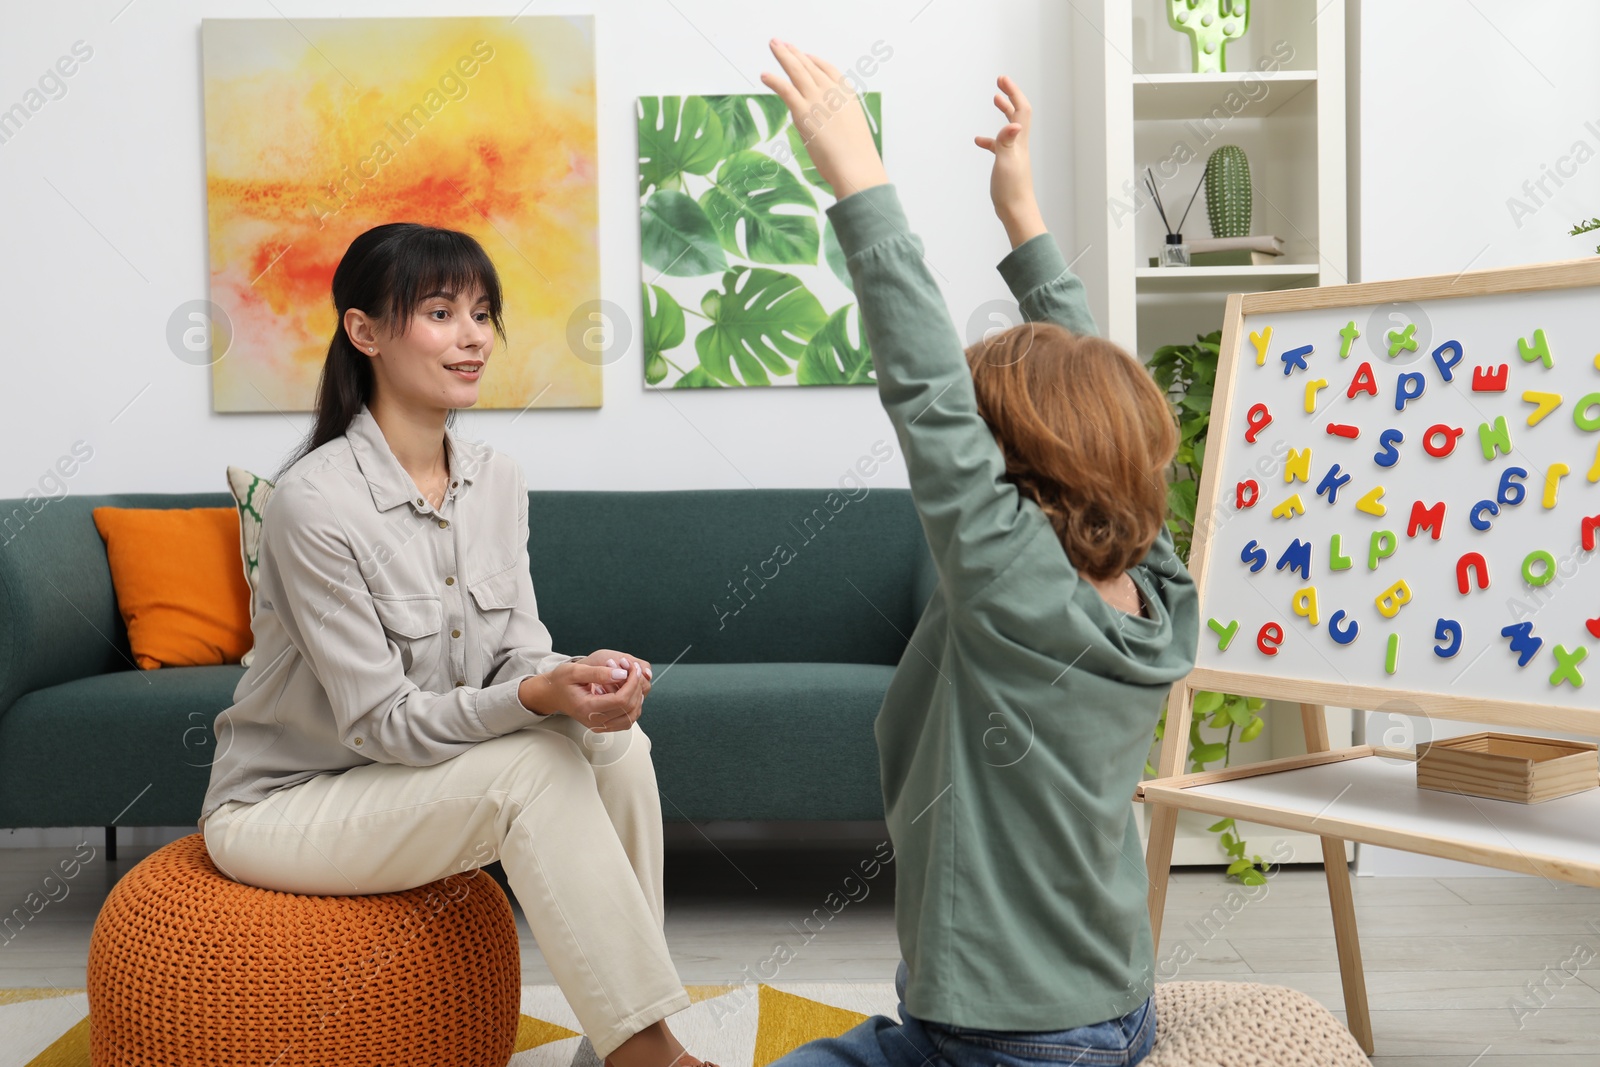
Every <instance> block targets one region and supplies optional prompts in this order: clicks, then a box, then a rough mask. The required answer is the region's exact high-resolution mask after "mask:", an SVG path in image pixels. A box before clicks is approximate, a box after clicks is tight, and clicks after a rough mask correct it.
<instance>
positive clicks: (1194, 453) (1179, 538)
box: [1145, 330, 1268, 885]
mask: <svg viewBox="0 0 1600 1067" xmlns="http://www.w3.org/2000/svg"><path fill="white" fill-rule="evenodd" d="M1221 346H1222V332H1221V331H1220V330H1213V331H1212V332H1211V333H1208V334H1206V335H1205V336H1203V337H1200V336H1197V337H1196V338H1195V343H1194V344H1185V345H1163V346H1161V347H1160V348H1158V349H1156V350H1155V354H1154V355H1152V356H1151V357H1150V360H1149V367H1150V373H1151V375H1152V376H1153V377H1154V378H1155V380H1156V384H1157V385H1159V386H1160V387H1161V388H1162V389H1163V390H1164V391H1165V392H1166V394H1167V398H1168V400H1169V401H1170V402H1171V404H1172V407H1173V411H1174V414H1175V415H1176V417H1177V420H1178V451H1177V453H1176V454H1175V455H1174V456H1173V460H1172V463H1173V467H1174V471H1173V478H1172V480H1171V482H1170V483H1169V485H1168V488H1167V511H1168V518H1167V528H1168V529H1169V530H1171V531H1172V541H1173V546H1174V548H1176V549H1177V552H1178V556H1179V558H1181V559H1182V560H1183V561H1184V563H1185V564H1187V563H1188V562H1189V551H1190V548H1191V547H1192V545H1193V543H1194V521H1195V508H1196V503H1197V496H1198V491H1199V487H1200V473H1201V467H1202V464H1203V463H1204V461H1205V453H1206V433H1207V431H1208V430H1209V428H1210V425H1211V395H1212V390H1213V389H1214V387H1215V385H1216V379H1217V354H1218V352H1219V351H1220V350H1221ZM1265 704H1266V701H1264V700H1262V699H1260V698H1259V697H1245V696H1240V695H1238V694H1236V693H1213V692H1210V691H1206V690H1201V691H1198V692H1196V693H1195V695H1194V715H1193V717H1192V718H1191V719H1190V721H1189V765H1190V766H1189V769H1190V770H1191V771H1199V770H1204V769H1205V766H1206V764H1208V763H1215V762H1216V761H1217V760H1221V761H1222V765H1223V766H1224V767H1226V766H1227V765H1228V763H1229V761H1230V760H1231V759H1232V756H1233V742H1234V740H1235V739H1237V740H1239V741H1240V742H1249V741H1254V740H1255V739H1256V738H1257V737H1258V736H1260V734H1261V731H1262V730H1263V729H1264V728H1265V726H1266V722H1265V720H1263V719H1262V718H1261V715H1260V711H1261V709H1262V707H1263V706H1265ZM1202 727H1208V728H1210V729H1212V730H1226V733H1225V735H1224V736H1223V738H1222V739H1221V740H1217V741H1211V740H1207V739H1206V737H1205V736H1204V734H1203V733H1202ZM1166 728H1167V712H1166V709H1162V712H1161V721H1160V722H1158V723H1157V724H1156V733H1155V739H1156V740H1157V741H1160V740H1161V739H1162V738H1163V737H1165V736H1166ZM1145 770H1146V771H1147V772H1148V773H1149V774H1152V775H1154V774H1156V773H1157V772H1156V769H1155V767H1153V766H1151V765H1150V764H1149V763H1148V762H1147V763H1146V764H1145ZM1208 829H1209V830H1210V831H1211V832H1212V833H1216V834H1221V835H1222V836H1221V838H1220V839H1219V843H1220V844H1221V847H1222V850H1223V851H1224V852H1225V853H1226V854H1227V855H1228V857H1229V860H1230V862H1229V864H1228V874H1229V876H1230V877H1234V878H1237V879H1238V880H1239V881H1240V882H1241V883H1243V884H1245V885H1265V884H1266V880H1267V879H1266V872H1267V870H1268V865H1267V864H1265V863H1263V862H1262V860H1261V857H1260V856H1253V855H1248V854H1247V853H1246V849H1245V842H1244V841H1243V840H1242V839H1241V838H1240V837H1239V834H1238V827H1237V826H1236V825H1235V823H1234V821H1233V820H1232V819H1223V820H1221V821H1219V822H1216V823H1213V824H1212V825H1211V826H1210V827H1208Z"/></svg>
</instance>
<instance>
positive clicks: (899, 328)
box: [762, 42, 1054, 602]
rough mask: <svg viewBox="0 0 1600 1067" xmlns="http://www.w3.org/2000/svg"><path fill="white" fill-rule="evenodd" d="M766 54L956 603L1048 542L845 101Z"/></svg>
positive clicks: (834, 85)
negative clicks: (780, 70)
mask: <svg viewBox="0 0 1600 1067" xmlns="http://www.w3.org/2000/svg"><path fill="white" fill-rule="evenodd" d="M773 52H774V54H776V55H777V57H778V61H779V62H780V63H782V64H783V67H784V70H785V72H786V73H787V74H788V75H789V76H790V78H791V79H793V81H792V83H791V82H790V81H785V80H784V79H782V78H777V77H774V76H771V75H766V74H763V75H762V79H763V81H765V82H766V83H767V84H768V85H769V86H771V87H772V88H773V89H774V91H776V92H777V93H778V95H779V96H780V97H781V98H782V99H783V101H784V103H786V104H787V105H789V109H790V113H791V114H792V115H793V117H794V121H795V126H796V128H797V129H799V131H800V133H801V134H802V136H804V137H805V138H806V144H807V147H808V149H809V151H810V154H811V158H812V162H813V163H815V165H816V167H817V170H818V171H819V172H820V173H821V175H822V177H823V178H824V179H825V180H826V181H828V182H829V184H831V185H832V186H833V188H834V189H835V190H836V191H837V194H838V196H839V197H840V199H839V201H838V202H837V203H835V204H833V205H831V206H830V207H829V208H828V209H827V211H828V217H829V219H831V220H832V222H833V226H834V231H835V232H836V233H837V235H838V237H839V245H840V247H841V249H842V250H843V251H844V252H845V255H846V263H847V264H848V266H849V269H850V275H851V278H852V279H853V281H854V282H855V290H856V298H857V303H858V309H859V311H860V315H861V324H862V333H863V336H864V337H865V339H866V341H867V344H868V347H869V348H870V349H871V351H872V362H873V366H874V368H875V370H876V372H877V379H878V394H879V397H880V398H881V400H882V402H883V406H884V410H885V411H886V412H887V413H888V415H889V419H890V421H891V422H892V423H893V424H894V428H895V433H896V436H897V437H898V438H899V440H900V444H901V448H902V451H903V453H904V455H905V457H906V468H907V471H908V474H909V478H910V482H911V494H912V498H913V500H914V501H915V502H916V506H917V513H918V515H919V516H920V518H921V520H922V527H923V532H924V534H925V535H926V537H927V540H928V547H929V549H930V551H931V553H932V555H933V560H934V563H935V565H936V566H937V568H938V570H939V574H940V577H941V579H942V580H943V582H944V583H945V585H946V587H947V591H948V593H949V594H950V596H951V598H952V599H953V600H956V601H958V602H960V601H965V600H966V599H968V598H969V597H970V596H972V595H973V594H975V593H977V592H979V591H981V590H982V589H983V588H984V587H986V586H987V585H988V584H989V583H990V582H991V581H992V580H993V579H994V578H995V577H996V576H998V575H999V574H1000V573H1001V572H1002V571H1004V570H1005V569H1006V567H1008V566H1009V565H1010V564H1012V563H1013V562H1015V561H1016V559H1017V558H1018V555H1019V549H1020V548H1021V547H1022V546H1023V544H1024V543H1025V542H1026V541H1027V540H1028V539H1030V538H1032V537H1036V536H1041V535H1043V536H1051V537H1053V536H1054V532H1053V530H1052V529H1051V527H1050V524H1049V521H1048V520H1046V519H1045V518H1044V516H1043V514H1042V513H1040V512H1039V511H1038V510H1037V509H1028V508H1024V507H1023V506H1022V505H1021V500H1020V495H1019V493H1018V491H1017V489H1016V486H1015V485H1013V484H1012V483H1011V481H1010V480H1009V479H1008V478H1007V477H1006V470H1005V459H1004V457H1003V456H1002V454H1001V452H1000V448H999V446H998V445H997V444H996V443H995V440H994V435H993V432H992V431H991V430H990V429H989V426H988V424H987V423H986V422H985V421H984V419H983V417H982V415H980V414H979V412H978V404H977V396H976V393H975V391H974V388H973V384H972V373H971V371H970V369H969V368H968V366H967V361H966V356H965V351H964V346H963V344H962V342H961V339H960V337H959V336H958V334H957V332H956V329H955V325H954V324H953V323H952V322H951V320H950V312H949V309H948V308H947V307H946V306H945V303H944V298H943V296H942V295H941V294H940V292H939V287H938V286H937V285H936V284H935V282H934V280H933V277H932V274H931V273H930V271H929V269H928V265H927V263H926V262H925V261H924V260H923V256H922V242H921V240H920V239H919V238H918V237H916V236H915V235H914V234H912V233H911V232H910V229H909V227H908V225H907V223H906V218H905V214H904V212H903V210H902V208H901V205H900V200H899V196H898V194H897V191H896V190H895V187H894V186H893V185H891V184H889V183H888V175H887V174H886V173H885V171H884V169H883V162H882V160H881V159H880V158H879V156H878V152H877V148H876V147H875V146H874V144H873V141H872V136H871V132H870V131H869V130H868V128H867V125H866V119H865V116H864V115H863V114H862V111H861V105H860V103H859V102H858V101H857V99H856V97H855V94H854V93H853V92H852V91H851V90H850V89H849V88H848V87H847V86H844V85H843V83H842V81H841V79H840V77H839V74H838V72H837V71H836V70H835V69H834V68H832V67H831V66H829V65H827V64H825V63H823V62H822V61H821V60H818V59H817V58H816V57H814V56H809V55H806V54H804V53H801V52H798V51H796V50H794V49H793V48H792V47H790V46H787V45H783V44H780V43H778V42H774V44H773Z"/></svg>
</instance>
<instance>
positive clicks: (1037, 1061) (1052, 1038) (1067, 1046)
mask: <svg viewBox="0 0 1600 1067" xmlns="http://www.w3.org/2000/svg"><path fill="white" fill-rule="evenodd" d="M894 988H895V993H896V994H897V995H898V996H899V998H900V1007H899V1014H900V1018H901V1019H902V1020H903V1021H902V1022H898V1023H897V1022H895V1021H894V1020H893V1019H890V1018H889V1017H888V1016H886V1015H874V1016H873V1017H872V1018H870V1019H868V1020H866V1021H865V1022H863V1023H860V1024H858V1025H857V1026H855V1027H853V1028H852V1029H850V1030H847V1031H846V1032H845V1033H843V1034H840V1035H839V1036H838V1037H826V1038H821V1039H819V1040H816V1041H810V1042H807V1043H806V1044H804V1045H801V1046H800V1047H799V1048H797V1049H795V1050H794V1051H793V1052H791V1053H789V1054H788V1055H787V1056H784V1057H782V1058H781V1059H779V1060H778V1061H777V1062H776V1063H774V1064H772V1065H771V1067H1074V1065H1076V1067H1133V1065H1134V1064H1136V1063H1138V1062H1139V1061H1140V1060H1143V1059H1144V1058H1145V1057H1146V1056H1147V1055H1149V1054H1150V1049H1151V1047H1152V1046H1154V1045H1155V1041H1156V1005H1155V998H1154V997H1151V998H1150V999H1149V1000H1146V1001H1145V1002H1144V1003H1143V1004H1141V1005H1140V1006H1139V1007H1137V1008H1135V1009H1134V1010H1133V1011H1131V1012H1129V1013H1128V1014H1126V1015H1124V1016H1122V1018H1120V1019H1109V1020H1107V1021H1105V1022H1100V1023H1091V1024H1090V1025H1088V1026H1079V1027H1075V1028H1073V1029H1071V1030H1055V1031H1050V1032H1046V1033H1022V1032H1018V1031H1012V1030H974V1029H971V1028H968V1027H962V1026H945V1025H943V1024H941V1023H932V1022H923V1021H922V1020H920V1019H917V1018H916V1017H914V1016H913V1015H911V1013H910V1012H908V1011H906V964H905V961H904V960H901V961H900V966H899V967H898V968H897V969H896V970H895V975H894Z"/></svg>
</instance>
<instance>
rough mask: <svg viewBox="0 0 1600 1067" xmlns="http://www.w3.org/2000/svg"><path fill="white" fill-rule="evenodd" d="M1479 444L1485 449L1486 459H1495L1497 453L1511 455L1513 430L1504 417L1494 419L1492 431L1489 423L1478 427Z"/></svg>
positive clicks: (1497, 416) (1484, 455)
mask: <svg viewBox="0 0 1600 1067" xmlns="http://www.w3.org/2000/svg"><path fill="white" fill-rule="evenodd" d="M1478 444H1479V446H1480V447H1482V449H1483V458H1484V459H1493V458H1494V457H1495V454H1496V453H1497V452H1504V453H1506V454H1507V455H1510V454H1511V429H1510V427H1508V426H1507V425H1506V417H1505V416H1504V415H1496V416H1495V417H1494V427H1493V428H1492V429H1491V428H1490V426H1489V424H1488V423H1487V422H1486V423H1484V424H1483V425H1481V426H1479V427H1478Z"/></svg>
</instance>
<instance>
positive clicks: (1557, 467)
mask: <svg viewBox="0 0 1600 1067" xmlns="http://www.w3.org/2000/svg"><path fill="white" fill-rule="evenodd" d="M1570 473H1571V469H1570V468H1569V467H1568V466H1567V465H1566V464H1565V463H1552V464H1550V469H1549V470H1547V471H1545V472H1544V506H1545V509H1546V510H1549V509H1550V508H1553V507H1555V506H1556V483H1557V482H1559V481H1561V479H1563V478H1565V477H1566V476H1567V475H1568V474H1570Z"/></svg>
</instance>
